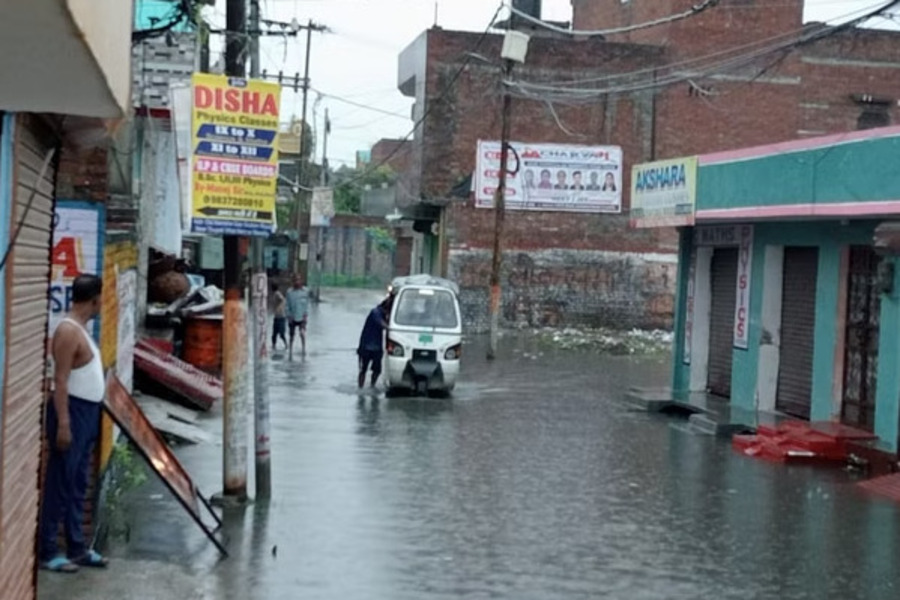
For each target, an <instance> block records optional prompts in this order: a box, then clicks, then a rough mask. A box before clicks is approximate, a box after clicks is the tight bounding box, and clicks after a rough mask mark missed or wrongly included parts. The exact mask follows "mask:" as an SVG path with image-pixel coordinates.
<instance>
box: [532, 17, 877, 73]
mask: <svg viewBox="0 0 900 600" xmlns="http://www.w3.org/2000/svg"><path fill="white" fill-rule="evenodd" d="M891 4H894V3H889V4H887V5H884V4H882V3H878V4H874V5H870V6H868V7H865V8H862V9H857V10H855V11H853V12H850V13H847V14H845V15H842V16H839V17H835V18H834V19H831V21H835V20H842V19H853V20H854V21H856V19H854V17H855V16H856V15H859V14H862V15H863V16H862V17H857V18H858V19H860V20H866V19H868V18H872V16H871V14H872V12H873V9H875V10H874V13H875V14H876V15H877V14H878V13H880V12H881V11H884V10H888V9H889V8H890V7H891ZM876 7H878V8H877V9H876ZM856 22H858V21H856ZM836 26H840V25H829V24H828V23H818V24H813V25H804V26H803V27H800V28H798V29H794V30H792V31H789V32H786V33H780V34H778V35H774V36H770V37H767V38H762V39H759V40H755V41H753V42H748V43H746V44H740V45H737V46H731V47H729V48H725V49H724V50H719V51H716V52H712V53H710V54H705V55H703V56H698V57H694V58H689V59H685V60H682V61H677V62H673V63H667V64H664V65H654V66H651V67H646V68H643V69H637V70H634V71H628V72H625V73H610V74H607V75H602V76H597V77H587V78H580V79H558V80H543V81H540V82H523V83H524V84H525V85H526V86H527V87H529V88H534V89H550V90H556V89H559V88H560V87H564V86H566V85H573V86H575V85H579V84H589V83H600V82H607V81H614V80H617V79H629V78H630V79H633V78H634V77H635V76H637V75H643V74H655V75H658V74H659V72H660V71H661V70H673V69H675V68H677V67H687V66H688V65H696V64H702V63H704V62H706V61H708V60H710V59H712V58H716V57H723V56H728V55H731V54H734V53H735V52H738V51H741V50H747V49H750V48H755V47H757V46H761V45H762V44H769V43H770V42H772V43H773V44H770V45H769V46H767V47H765V48H760V50H763V52H761V54H760V56H765V55H768V54H770V53H771V52H772V51H778V50H780V49H781V48H782V47H783V44H774V42H776V41H778V40H787V39H790V40H791V42H795V41H796V40H798V39H801V38H802V36H803V35H804V34H808V33H809V32H811V31H812V30H813V28H816V27H818V28H820V29H822V30H823V31H828V30H831V29H832V28H833V27H836Z"/></svg>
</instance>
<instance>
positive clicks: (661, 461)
mask: <svg viewBox="0 0 900 600" xmlns="http://www.w3.org/2000/svg"><path fill="white" fill-rule="evenodd" d="M376 300H377V299H376ZM368 307H369V303H368V301H366V302H358V303H356V304H353V303H349V304H348V303H345V304H340V303H334V304H331V305H325V304H323V305H321V307H320V308H319V312H320V314H319V319H320V320H318V321H317V322H315V323H314V324H313V325H312V326H311V330H310V347H311V348H315V349H317V350H316V352H313V353H311V354H310V356H309V358H308V360H307V362H306V363H303V364H300V363H293V364H288V363H286V362H282V363H278V364H273V365H272V370H271V375H270V383H271V384H272V386H273V392H272V398H273V402H272V411H273V454H272V460H273V481H274V498H273V500H272V503H271V506H270V508H269V509H268V510H266V511H261V510H257V509H256V508H254V509H253V510H250V511H248V513H247V516H246V517H245V518H243V519H239V518H235V519H228V520H226V524H227V532H228V534H229V535H230V536H231V540H232V544H231V546H230V547H229V549H230V550H231V552H232V558H231V559H229V561H227V562H226V563H224V564H222V565H215V564H213V565H206V564H201V565H200V566H197V565H196V564H195V563H191V564H192V567H193V568H196V569H197V570H198V576H200V577H206V578H208V581H209V590H210V596H209V597H210V598H217V599H218V598H227V599H230V598H235V599H237V598H241V600H243V599H245V598H246V599H252V600H280V599H281V598H284V599H286V600H287V599H294V598H316V599H320V598H321V599H345V598H366V599H373V600H381V599H385V600H404V599H411V600H413V599H414V600H436V599H444V598H448V599H449V598H453V599H456V598H491V597H492V598H515V599H516V600H530V599H535V600H548V599H555V598H565V599H566V600H569V599H576V600H577V599H591V600H593V599H595V598H611V599H623V600H641V599H654V600H656V599H667V600H670V599H671V600H679V599H684V600H695V599H706V598H715V599H717V600H718V599H736V600H737V599H740V600H746V599H755V598H768V597H772V598H798V599H799V598H816V599H819V598H823V599H824V598H835V599H838V598H840V599H844V598H847V599H853V598H865V599H867V600H869V599H872V600H888V599H891V600H893V599H895V598H897V597H898V588H897V586H898V581H900V570H898V569H897V568H896V565H898V564H900V525H898V507H896V506H894V505H891V504H886V503H882V502H880V501H878V500H874V499H871V498H869V497H867V496H863V495H861V494H859V493H857V491H856V489H855V488H854V486H853V485H852V482H851V481H850V479H849V478H848V477H847V476H846V475H845V474H844V473H842V472H840V471H833V470H821V469H814V468H806V467H785V466H783V465H773V464H768V463H763V462H760V461H755V460H752V459H748V458H746V457H743V456H740V455H738V454H736V453H734V452H732V451H731V448H730V446H729V445H728V443H727V442H724V441H722V440H717V439H715V438H711V437H706V436H700V435H695V434H693V433H690V432H689V431H686V430H685V429H683V428H679V427H673V426H672V424H673V419H672V418H670V417H661V418H660V417H652V416H648V415H643V414H640V413H635V412H630V411H628V410H624V409H622V408H621V405H620V404H618V403H617V401H616V399H617V397H618V396H619V395H620V394H622V393H623V392H624V391H625V390H626V389H627V387H629V386H630V385H635V384H638V385H644V386H647V387H652V386H654V385H661V384H663V383H664V382H665V381H666V379H667V377H668V371H669V369H668V367H667V365H666V364H665V363H662V362H660V361H658V360H649V361H641V360H635V359H631V358H609V357H598V356H593V355H583V356H579V355H574V354H554V353H546V354H545V355H544V356H542V357H540V360H532V359H530V358H528V359H526V358H523V357H522V356H521V355H516V354H515V353H513V352H509V353H508V354H506V355H501V357H500V358H499V359H498V360H497V361H494V362H493V363H487V362H485V361H484V360H483V358H482V357H483V353H482V352H480V351H479V350H478V344H479V343H480V342H476V343H472V348H473V349H472V350H471V351H469V352H467V354H466V355H465V356H466V357H467V358H465V359H464V364H463V369H464V371H463V372H464V376H465V379H464V381H463V382H462V383H461V385H460V389H459V391H458V393H457V394H455V395H454V396H453V397H452V398H450V399H439V398H387V399H377V398H373V397H371V396H369V395H366V396H365V397H359V396H357V392H356V388H355V384H354V382H355V376H356V363H355V361H354V360H353V359H352V356H351V355H350V354H349V353H348V352H347V350H346V348H347V347H350V346H351V345H352V344H353V343H354V342H355V339H356V338H358V335H359V330H358V326H359V325H361V318H362V317H361V318H360V319H356V316H357V312H358V313H359V315H362V316H364V315H365V311H366V310H367V309H368ZM354 311H356V312H354ZM357 321H358V323H357ZM326 341H327V344H328V345H330V346H333V347H334V348H335V350H333V351H329V350H327V349H326V348H327V347H328V346H327V345H326ZM510 347H514V346H513V345H512V344H511V345H510ZM466 361H467V362H466ZM203 452H205V453H206V454H205V455H204V456H205V457H206V458H201V457H200V455H201V454H202V453H203ZM192 453H196V454H192ZM180 456H181V457H182V458H183V459H184V460H185V462H186V465H187V467H188V469H189V471H191V473H192V474H197V476H198V477H200V478H201V479H203V478H206V479H210V478H211V479H213V480H215V479H216V478H218V477H219V476H220V475H219V474H220V467H221V463H220V460H221V456H220V450H219V449H214V450H213V451H212V452H210V451H209V449H205V450H204V449H203V448H197V449H189V450H186V451H184V450H183V451H181V453H180ZM210 456H211V457H212V458H211V459H210V458H209V457H210ZM210 474H212V475H210ZM201 484H202V485H201V487H203V488H204V489H207V488H209V487H213V488H214V486H213V485H212V484H210V485H207V484H206V483H204V482H203V481H201ZM147 521H148V522H151V523H152V520H151V519H148V520H147ZM196 533H197V532H195V531H193V530H192V529H191V528H190V526H189V525H184V524H182V527H181V529H179V530H176V531H168V534H165V530H162V531H161V533H160V534H159V535H158V536H157V537H155V538H154V539H155V540H157V541H159V540H163V539H166V538H165V535H171V539H175V540H178V543H182V542H183V543H185V544H186V545H187V546H189V547H191V548H196V547H197V545H198V544H205V542H204V541H203V540H202V539H201V540H200V541H197V540H196V539H195V538H193V537H191V536H195V535H196ZM201 535H202V534H201ZM276 544H277V545H278V553H277V557H276V556H272V554H271V548H272V546H274V545H276ZM189 562H190V561H189Z"/></svg>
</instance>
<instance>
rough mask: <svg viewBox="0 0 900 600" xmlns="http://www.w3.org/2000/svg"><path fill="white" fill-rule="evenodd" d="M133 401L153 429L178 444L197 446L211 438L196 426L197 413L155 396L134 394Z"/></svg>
mask: <svg viewBox="0 0 900 600" xmlns="http://www.w3.org/2000/svg"><path fill="white" fill-rule="evenodd" d="M135 401H136V402H137V403H138V405H139V406H140V407H141V410H142V411H144V414H145V415H146V416H147V419H148V420H149V421H150V424H151V425H153V427H154V428H155V429H156V430H157V431H159V432H160V433H162V434H163V435H164V436H166V437H169V438H172V439H174V440H175V441H177V442H179V443H188V444H199V443H201V442H210V441H212V436H211V435H210V434H209V433H208V432H206V431H205V430H203V429H201V428H200V427H198V426H197V425H196V422H197V419H198V417H199V413H198V412H197V411H194V410H191V409H189V408H184V407H183V406H179V405H177V404H173V403H172V402H169V401H167V400H164V399H162V398H157V397H155V396H145V395H143V394H135Z"/></svg>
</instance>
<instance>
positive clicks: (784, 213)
mask: <svg viewBox="0 0 900 600" xmlns="http://www.w3.org/2000/svg"><path fill="white" fill-rule="evenodd" d="M898 155H900V127H885V128H880V129H869V130H866V131H853V132H848V133H843V134H838V135H830V136H824V137H818V138H810V139H804V140H796V141H792V142H785V143H780V144H770V145H766V146H758V147H754V148H745V149H740V150H732V151H728V152H719V153H716V154H707V155H703V156H700V157H698V158H697V159H696V161H697V175H696V183H695V185H696V194H695V195H694V198H693V215H691V216H690V217H688V215H687V214H685V210H686V209H687V207H689V206H690V204H691V201H690V200H691V198H690V196H691V194H690V189H691V181H690V177H689V173H690V170H689V168H688V169H687V171H686V172H687V174H688V175H687V176H686V177H685V176H682V175H681V171H680V170H679V162H685V161H690V160H692V159H691V158H686V159H675V160H672V161H663V162H661V163H651V164H648V165H637V166H636V167H635V168H634V175H633V177H632V179H633V180H634V181H633V183H632V207H633V209H632V224H633V225H634V226H644V227H671V226H673V225H690V224H693V223H703V222H707V223H715V222H727V221H745V222H746V221H764V220H783V219H820V218H821V219H829V218H830V219H837V218H840V219H852V218H872V217H875V218H877V217H884V216H890V215H895V214H900V170H898V169H897V168H896V157H897V156H898ZM681 168H684V166H682V167H681ZM641 186H643V189H642V188H641ZM660 199H661V200H660ZM657 202H663V205H664V206H663V205H657V204H655V203H657ZM647 206H649V207H650V208H651V209H654V210H657V209H658V208H659V206H662V208H665V209H666V210H668V211H669V212H670V213H671V215H669V217H671V218H668V219H663V218H658V219H648V218H647V216H648V214H651V216H652V212H650V213H648V212H647V211H646V207H647ZM666 214H668V213H666Z"/></svg>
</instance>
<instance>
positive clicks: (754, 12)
mask: <svg viewBox="0 0 900 600" xmlns="http://www.w3.org/2000/svg"><path fill="white" fill-rule="evenodd" d="M530 4H531V5H532V10H533V11H535V14H539V13H538V12H537V10H538V9H537V5H539V3H530ZM696 4H697V2H696V1H695V0H673V1H672V2H628V3H625V2H621V1H620V0H574V2H573V7H574V15H573V21H574V27H575V28H576V29H579V30H601V29H609V28H615V27H620V26H627V25H631V24H640V23H646V22H649V21H652V20H655V19H659V18H662V17H665V16H668V15H673V14H676V13H679V12H684V11H688V10H690V9H691V7H693V6H694V5H696ZM520 6H522V5H521V4H520ZM802 11H803V2H802V0H787V1H786V2H776V3H765V4H764V3H760V4H753V6H752V7H751V6H749V5H748V3H744V2H741V3H738V2H719V3H717V4H712V5H710V6H709V8H707V9H705V10H704V11H703V12H702V13H700V14H697V15H694V16H691V17H687V18H684V19H681V20H678V21H675V22H672V23H669V24H666V25H660V26H656V27H649V28H641V29H639V30H636V31H633V32H631V33H623V34H616V35H609V36H606V37H604V36H602V35H596V36H593V37H578V38H573V37H571V36H568V35H563V34H555V33H552V32H549V31H545V30H542V29H540V28H538V29H535V28H534V26H533V25H531V24H527V23H526V24H522V23H521V20H520V19H516V20H515V21H516V22H515V23H514V25H515V26H516V27H521V28H523V29H525V30H527V31H528V33H529V34H533V35H532V37H531V41H530V46H529V51H528V56H527V59H526V62H525V64H523V65H517V66H516V67H515V80H516V81H517V82H531V83H543V84H545V85H547V84H553V85H554V86H555V87H559V86H560V85H561V83H560V82H566V81H579V82H583V83H582V84H581V85H582V87H583V88H586V89H590V90H596V91H595V92H593V93H592V94H591V95H590V96H589V97H588V98H586V99H584V100H583V101H581V102H570V103H567V102H565V101H560V102H556V101H555V100H556V99H555V98H553V97H552V96H548V95H547V94H546V93H541V92H538V93H536V94H534V93H533V94H532V95H531V97H530V98H526V97H524V94H522V93H518V90H514V92H515V95H516V97H515V98H514V99H513V103H512V106H513V108H512V139H513V140H515V141H519V142H523V143H531V144H534V143H561V144H579V145H614V146H619V147H621V148H622V151H623V155H624V156H623V159H624V164H623V170H622V173H623V180H622V181H621V182H618V183H619V188H620V189H621V190H623V196H622V212H621V214H598V213H591V212H554V211H549V210H540V211H534V210H527V211H526V210H510V211H507V214H506V235H505V237H504V241H503V246H504V248H505V257H504V262H505V268H504V274H503V285H504V296H503V313H502V314H503V319H504V322H505V323H506V324H508V325H530V326H544V325H610V326H616V327H633V326H637V327H669V326H671V324H672V314H673V306H674V292H675V287H674V282H675V263H676V255H675V250H676V241H677V239H676V232H675V231H674V230H673V229H653V230H640V231H635V230H631V229H629V227H628V218H627V215H628V211H629V209H630V197H629V196H630V194H629V191H628V190H629V188H630V172H631V168H632V166H633V165H635V164H638V163H643V162H649V161H654V160H659V159H663V158H667V157H677V156H687V155H694V154H703V153H708V152H716V151H721V150H727V149H729V148H738V147H742V146H747V145H753V144H765V143H772V142H777V141H782V140H790V139H794V138H798V137H799V138H804V137H812V136H818V135H823V134H827V133H838V132H844V131H853V130H856V129H864V128H869V127H873V126H884V125H889V124H892V123H896V122H897V119H898V117H900V112H898V110H900V109H898V99H900V80H898V79H897V78H896V77H890V76H886V74H887V73H891V72H893V70H895V69H896V68H897V67H898V65H900V34H898V33H896V32H888V31H875V30H866V29H854V28H829V27H826V26H823V25H821V24H819V25H815V24H810V25H808V26H807V27H806V28H803V26H802ZM480 39H481V35H480V34H479V33H467V32H454V31H446V30H442V29H438V28H434V29H430V30H428V31H426V32H424V33H423V34H422V35H421V36H420V37H419V38H418V39H416V40H415V41H414V42H413V43H412V44H411V45H410V46H409V47H408V48H407V49H406V50H404V52H403V53H402V54H401V55H400V57H399V80H398V85H399V89H400V90H401V91H402V92H403V93H404V94H406V95H408V96H409V97H411V98H414V99H415V105H414V107H413V118H414V119H422V118H423V115H425V114H426V110H427V111H428V112H427V117H426V118H424V121H423V123H422V124H421V126H420V127H418V128H417V130H416V135H415V138H414V139H413V141H412V147H411V149H410V151H409V157H408V166H407V168H406V169H405V171H404V172H403V173H402V175H401V177H400V183H401V189H400V199H399V202H400V204H401V205H403V206H404V209H403V210H404V213H405V214H406V216H407V217H408V218H409V219H412V220H414V222H415V223H416V227H417V230H419V231H421V232H423V233H424V235H425V243H424V247H425V248H426V250H425V254H426V256H427V260H426V261H425V262H426V263H428V264H429V268H430V270H432V271H433V272H434V273H439V274H444V275H447V276H450V277H452V278H455V279H457V280H458V281H459V283H460V286H461V292H462V293H461V301H462V304H463V309H464V311H465V313H466V315H467V316H468V319H467V322H468V323H469V324H470V325H471V326H472V327H473V329H476V330H480V329H484V328H485V327H486V326H487V319H486V317H487V307H488V301H489V294H488V276H489V273H490V256H491V248H492V244H493V216H492V215H491V213H490V212H489V211H488V210H486V209H483V208H476V207H475V203H474V201H473V198H472V193H471V192H472V185H473V184H472V176H473V171H474V168H475V160H476V147H477V144H478V141H479V140H499V138H500V110H501V88H500V84H499V82H498V77H497V70H496V65H497V64H498V63H499V61H500V56H499V54H500V47H501V43H502V36H501V35H500V34H499V33H498V34H490V35H488V36H487V38H486V39H484V40H483V42H482V43H480V46H479V40H480ZM773 39H776V40H780V44H781V45H773V43H772V42H771V40H773ZM760 40H770V42H769V43H765V44H761V43H760ZM749 44H756V45H754V46H748V45H749ZM476 46H477V47H478V50H477V53H478V55H479V56H480V57H483V59H486V60H482V59H478V60H475V59H472V60H469V61H468V62H467V64H466V66H465V74H464V76H462V77H459V79H458V80H457V81H456V84H455V85H454V86H453V87H452V88H451V89H450V90H449V91H447V89H446V82H447V81H448V80H449V79H450V78H451V77H453V76H454V75H455V74H456V73H457V72H458V71H459V70H460V69H461V68H462V66H463V62H464V61H465V60H466V57H467V56H469V55H470V53H471V52H473V51H474V50H475V48H476ZM748 48H749V49H748ZM729 49H730V54H729V53H727V52H726V51H728V50H729ZM751 50H752V52H751ZM715 52H718V53H723V52H725V56H728V57H732V59H731V61H730V62H729V61H725V60H724V59H723V58H722V54H719V55H718V60H713V59H715V58H716V57H715V56H713V57H712V59H710V58H705V59H704V60H701V61H699V62H695V63H684V61H687V60H691V59H701V58H703V57H708V56H709V55H711V54H713V53H715ZM735 56H737V57H739V58H740V60H737V59H735V58H734V57H735ZM654 73H655V75H654ZM660 81H669V82H670V83H669V84H667V85H662V84H661V83H660ZM533 90H534V88H532V91H533ZM548 102H551V103H550V104H548ZM554 177H555V174H554ZM586 181H587V182H588V183H590V180H586ZM554 183H557V182H556V180H555V179H554Z"/></svg>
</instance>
